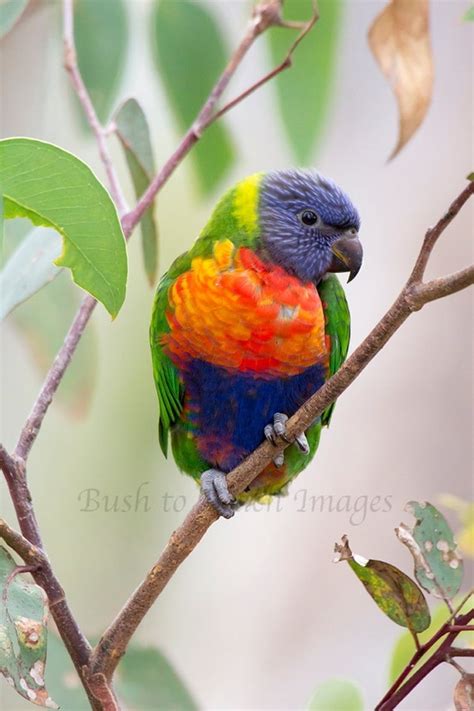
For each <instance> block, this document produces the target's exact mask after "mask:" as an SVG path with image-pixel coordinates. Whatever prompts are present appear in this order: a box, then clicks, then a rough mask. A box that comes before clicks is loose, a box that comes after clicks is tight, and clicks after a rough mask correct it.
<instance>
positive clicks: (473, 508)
mask: <svg viewBox="0 0 474 711" xmlns="http://www.w3.org/2000/svg"><path fill="white" fill-rule="evenodd" d="M439 500H440V502H441V503H442V504H443V506H446V508H447V509H450V510H451V511H455V513H456V514H457V516H458V519H459V523H460V526H461V528H460V529H459V531H458V532H457V535H456V538H457V541H458V545H459V548H460V550H461V551H462V552H463V553H464V555H466V556H468V557H469V558H474V503H472V502H471V501H463V499H460V498H459V497H458V496H453V495H452V494H443V495H442V496H440V497H439Z"/></svg>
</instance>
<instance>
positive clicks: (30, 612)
mask: <svg viewBox="0 0 474 711" xmlns="http://www.w3.org/2000/svg"><path fill="white" fill-rule="evenodd" d="M17 568H18V566H17V564H16V563H15V561H14V560H13V558H12V557H11V555H10V554H9V553H8V551H6V550H5V548H2V547H0V672H1V673H2V674H3V676H4V677H5V679H6V680H7V682H8V683H9V684H10V686H12V687H13V688H14V689H15V691H17V692H18V693H19V694H20V696H23V698H25V699H27V700H28V701H32V702H33V703H34V704H36V705H38V706H46V707H48V708H58V707H57V705H56V704H55V703H54V701H53V700H52V699H51V697H50V696H49V693H48V692H47V691H46V688H45V685H44V669H45V663H46V643H47V634H48V632H47V627H46V623H47V618H48V601H47V598H46V595H45V593H44V591H43V590H42V589H41V588H40V587H39V586H38V585H34V584H33V583H30V582H27V580H26V578H25V576H24V575H21V574H17V572H16V571H17Z"/></svg>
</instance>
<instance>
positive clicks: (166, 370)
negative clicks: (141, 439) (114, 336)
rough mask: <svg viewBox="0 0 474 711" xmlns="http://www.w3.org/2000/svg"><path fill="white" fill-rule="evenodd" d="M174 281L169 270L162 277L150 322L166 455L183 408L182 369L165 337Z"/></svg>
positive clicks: (152, 356) (161, 429) (154, 372)
mask: <svg viewBox="0 0 474 711" xmlns="http://www.w3.org/2000/svg"><path fill="white" fill-rule="evenodd" d="M173 281H174V280H173V278H172V277H171V276H170V275H169V273H168V274H165V275H164V276H163V278H162V279H161V281H160V283H159V285H158V289H157V291H156V296H155V302H154V304H153V312H152V317H151V324H150V346H151V358H152V361H153V377H154V379H155V386H156V392H157V394H158V402H159V405H160V420H159V439H160V446H161V449H162V451H163V454H164V455H165V457H166V456H167V453H168V432H169V429H170V427H171V426H172V425H173V424H174V423H175V422H176V421H177V420H178V418H179V415H180V413H181V410H182V407H183V388H182V385H181V383H180V379H179V375H178V371H177V370H176V368H175V366H174V365H173V363H172V362H171V360H170V359H169V358H168V356H167V355H166V354H165V353H164V351H163V347H162V339H163V336H164V335H165V334H166V333H169V330H170V329H169V326H168V322H167V320H166V309H167V308H168V290H169V288H170V286H171V284H172V283H173Z"/></svg>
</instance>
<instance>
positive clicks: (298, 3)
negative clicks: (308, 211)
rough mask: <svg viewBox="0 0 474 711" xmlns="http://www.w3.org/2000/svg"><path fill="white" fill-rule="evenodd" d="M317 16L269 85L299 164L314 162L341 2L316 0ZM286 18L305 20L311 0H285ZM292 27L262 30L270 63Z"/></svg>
mask: <svg viewBox="0 0 474 711" xmlns="http://www.w3.org/2000/svg"><path fill="white" fill-rule="evenodd" d="M318 7H319V14H320V18H319V20H318V22H317V23H316V25H315V26H314V28H313V29H312V30H311V32H310V34H309V35H308V36H307V37H305V38H304V40H303V41H302V42H301V44H300V45H299V46H298V48H297V50H296V52H295V55H294V57H293V65H292V67H291V70H290V71H287V72H284V73H282V74H281V75H279V76H277V77H276V79H275V81H274V87H275V89H276V91H277V95H278V103H279V107H280V113H281V117H282V119H283V123H284V126H285V129H286V133H287V137H288V141H289V143H290V145H291V147H292V149H293V153H294V156H295V158H296V160H297V161H298V163H299V164H300V165H309V164H312V163H313V162H314V152H315V148H316V147H317V146H318V144H319V143H320V142H321V139H322V136H323V130H324V126H325V124H326V122H327V120H328V118H329V108H330V104H331V99H332V96H333V94H334V80H335V73H336V68H337V58H338V53H337V50H338V43H339V38H340V34H341V27H342V19H343V2H342V0H318ZM284 12H285V19H288V20H308V19H309V18H310V17H311V15H312V12H313V4H312V1H311V0H287V1H286V2H285V4H284ZM294 32H295V31H294V30H291V31H290V30H288V29H285V28H279V27H276V28H272V29H271V30H270V31H269V32H268V34H267V40H268V43H269V49H270V56H271V60H272V63H273V64H275V65H277V64H279V63H280V62H281V61H282V60H283V58H284V57H285V55H286V53H287V51H288V47H289V46H290V44H291V38H292V34H293V35H294Z"/></svg>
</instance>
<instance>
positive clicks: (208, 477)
mask: <svg viewBox="0 0 474 711" xmlns="http://www.w3.org/2000/svg"><path fill="white" fill-rule="evenodd" d="M201 489H202V493H203V494H204V496H205V497H206V499H207V500H208V501H209V503H210V504H212V506H214V508H215V509H216V511H217V513H218V514H219V515H220V516H223V517H224V518H232V516H233V515H234V513H235V511H234V509H233V508H232V504H233V503H234V502H235V499H234V497H233V496H232V494H231V493H230V491H229V489H228V486H227V478H226V475H225V474H224V472H220V471H219V470H218V469H208V470H207V471H205V472H203V474H201Z"/></svg>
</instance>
